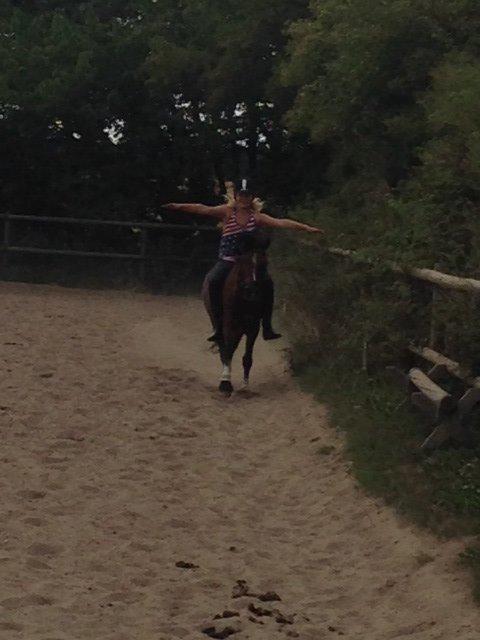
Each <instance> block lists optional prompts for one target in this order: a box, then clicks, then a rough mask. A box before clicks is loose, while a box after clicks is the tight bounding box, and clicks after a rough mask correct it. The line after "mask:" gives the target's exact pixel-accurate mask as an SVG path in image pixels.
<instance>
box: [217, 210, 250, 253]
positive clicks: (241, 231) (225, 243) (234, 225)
mask: <svg viewBox="0 0 480 640" xmlns="http://www.w3.org/2000/svg"><path fill="white" fill-rule="evenodd" d="M256 229H257V221H256V220H255V214H254V213H253V212H252V213H251V214H250V217H249V218H248V222H247V224H245V225H241V224H239V222H238V220H237V210H236V209H235V208H234V209H233V214H232V215H231V216H230V218H229V219H228V220H227V222H226V223H225V226H224V227H223V232H222V239H221V240H220V251H219V258H220V259H221V260H227V261H228V262H235V260H236V259H237V257H238V256H239V255H241V253H242V250H243V246H244V240H245V238H247V237H249V236H250V234H252V233H253V232H254V231H256Z"/></svg>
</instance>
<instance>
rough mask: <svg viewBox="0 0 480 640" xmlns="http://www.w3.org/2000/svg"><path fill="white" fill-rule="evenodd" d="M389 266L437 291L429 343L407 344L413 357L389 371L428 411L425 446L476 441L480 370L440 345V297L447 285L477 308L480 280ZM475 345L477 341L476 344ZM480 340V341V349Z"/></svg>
mask: <svg viewBox="0 0 480 640" xmlns="http://www.w3.org/2000/svg"><path fill="white" fill-rule="evenodd" d="M298 242H299V243H300V244H301V245H303V246H308V247H309V248H310V249H318V250H320V251H324V252H326V253H327V254H329V255H332V256H334V257H337V258H339V259H345V260H347V261H348V260H350V261H355V262H356V263H358V264H361V265H365V267H367V268H368V267H374V266H375V264H376V263H375V261H374V260H370V259H369V258H368V257H365V256H363V255H361V254H360V253H359V252H356V251H352V250H349V249H342V248H339V247H325V246H322V244H320V243H317V242H314V241H311V240H306V239H300V240H298ZM383 266H386V267H387V270H389V271H390V272H391V273H394V274H398V275H399V276H404V277H405V276H406V277H407V278H410V279H412V284H413V283H414V282H415V281H422V282H425V283H427V284H428V285H430V288H431V296H430V299H429V302H427V303H426V304H429V307H430V317H429V324H430V327H429V329H430V331H429V335H428V336H427V335H425V336H424V341H425V342H427V343H428V346H427V345H425V344H405V352H406V353H407V352H408V353H409V354H410V358H404V363H403V366H400V367H397V366H388V367H387V372H386V373H387V375H388V377H389V378H391V379H392V380H395V381H396V382H399V383H400V385H401V387H402V388H403V390H404V391H405V392H406V393H407V394H408V396H409V398H410V401H411V403H412V405H413V406H414V407H416V408H417V409H418V410H420V411H421V412H422V413H424V414H425V415H426V416H427V419H428V425H429V426H430V429H429V435H428V436H427V437H426V438H425V439H424V441H423V443H422V445H421V448H422V450H424V451H431V450H433V449H436V448H438V447H440V446H442V445H444V444H446V443H448V442H454V443H456V444H457V445H461V446H468V447H471V446H474V438H473V434H472V431H471V428H472V426H477V427H478V415H479V412H480V378H479V377H478V371H472V369H471V367H470V366H469V365H467V364H465V363H462V362H458V361H457V360H454V359H452V358H450V357H446V356H445V355H443V354H442V353H440V352H439V351H437V347H436V344H437V343H439V344H442V338H445V334H444V332H443V331H442V326H441V323H439V321H438V316H437V309H438V307H439V306H440V305H441V303H442V300H441V298H440V297H439V294H440V289H442V290H443V291H444V294H443V297H445V296H448V297H449V298H450V299H457V300H460V298H461V296H462V294H463V295H466V296H467V297H470V298H469V304H472V305H473V307H472V308H477V305H478V294H479V293H480V280H476V279H474V278H463V277H460V276H455V275H452V274H449V273H443V272H442V271H439V270H438V269H425V268H412V267H402V266H400V265H398V264H395V263H394V262H384V263H383ZM447 292H448V293H447ZM424 304H425V303H424ZM443 342H444V341H443ZM363 344H364V354H363V356H364V357H363V362H364V366H363V368H364V369H365V370H368V366H367V356H366V354H367V349H368V338H367V335H365V338H364V343H363ZM445 346H446V345H445V344H444V347H445ZM474 346H475V345H474V344H473V343H472V345H471V347H472V349H473V348H474ZM479 346H480V345H477V349H478V347H479ZM405 355H406V354H405ZM405 362H409V363H410V364H409V369H408V370H407V371H405V370H404V369H405ZM412 365H413V366H412ZM476 412H477V413H476ZM431 429H433V430H431Z"/></svg>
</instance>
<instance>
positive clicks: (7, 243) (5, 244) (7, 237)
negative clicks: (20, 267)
mask: <svg viewBox="0 0 480 640" xmlns="http://www.w3.org/2000/svg"><path fill="white" fill-rule="evenodd" d="M10 225H11V222H10V214H9V213H6V214H5V217H4V225H3V246H2V249H3V256H2V266H3V270H4V271H5V270H6V269H7V266H8V248H9V246H10Z"/></svg>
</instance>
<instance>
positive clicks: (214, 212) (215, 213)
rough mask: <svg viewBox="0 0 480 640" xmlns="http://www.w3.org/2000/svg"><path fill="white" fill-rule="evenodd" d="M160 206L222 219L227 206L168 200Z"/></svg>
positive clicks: (225, 214)
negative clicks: (210, 205)
mask: <svg viewBox="0 0 480 640" xmlns="http://www.w3.org/2000/svg"><path fill="white" fill-rule="evenodd" d="M162 208H163V209H168V210H169V211H185V213H194V214H196V215H199V216H210V217H212V218H218V219H220V220H223V219H224V218H225V217H226V216H227V215H228V207H227V206H226V205H224V204H222V205H220V206H218V207H208V206H207V205H205V204H194V203H187V202H185V203H183V202H169V203H168V204H164V205H162Z"/></svg>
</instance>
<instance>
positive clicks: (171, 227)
mask: <svg viewBox="0 0 480 640" xmlns="http://www.w3.org/2000/svg"><path fill="white" fill-rule="evenodd" d="M0 219H1V220H3V242H2V243H1V244H0V252H1V254H2V264H3V267H4V269H5V268H6V267H7V266H8V261H9V260H8V259H9V255H11V254H29V255H48V256H68V257H84V258H104V259H116V260H125V261H136V262H138V264H139V275H140V279H141V280H142V282H145V279H146V275H147V274H146V265H147V261H148V260H151V259H152V258H153V259H155V260H156V261H158V262H161V261H162V259H163V256H157V255H156V256H151V255H149V252H148V247H149V233H151V232H153V231H155V232H161V233H166V232H180V233H183V234H185V235H190V236H193V235H199V234H201V235H203V236H205V235H208V234H210V235H211V234H213V233H218V230H217V229H216V227H211V226H202V225H195V224H170V223H162V222H143V221H142V222H138V221H123V220H121V221H120V220H93V219H89V218H61V217H55V216H33V215H11V214H5V213H4V214H0ZM18 222H30V223H35V224H40V225H46V224H49V225H74V226H79V227H80V226H81V227H116V228H124V229H125V230H130V231H131V232H135V233H137V234H139V243H138V244H139V251H138V253H120V252H108V251H88V250H87V251H83V250H74V249H58V248H57V249H54V248H45V247H32V246H24V245H17V244H16V243H15V242H14V240H13V238H14V225H15V224H16V223H18ZM168 261H169V262H184V263H188V262H190V263H191V262H192V261H193V257H192V256H191V255H190V256H188V255H187V256H180V255H170V256H168ZM199 262H200V263H202V264H203V263H205V264H206V263H211V258H210V257H209V258H201V259H200V260H199Z"/></svg>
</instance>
